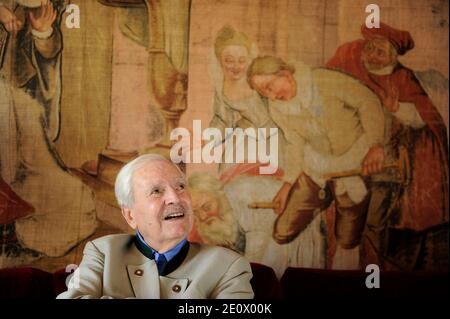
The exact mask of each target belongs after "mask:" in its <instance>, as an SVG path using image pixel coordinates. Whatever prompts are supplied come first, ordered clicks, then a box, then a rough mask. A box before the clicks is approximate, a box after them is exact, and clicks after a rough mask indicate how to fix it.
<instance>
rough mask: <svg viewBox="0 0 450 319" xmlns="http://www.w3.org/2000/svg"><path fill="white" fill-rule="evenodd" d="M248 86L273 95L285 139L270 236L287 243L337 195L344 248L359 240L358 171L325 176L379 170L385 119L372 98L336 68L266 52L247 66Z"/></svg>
mask: <svg viewBox="0 0 450 319" xmlns="http://www.w3.org/2000/svg"><path fill="white" fill-rule="evenodd" d="M248 81H249V84H250V86H251V87H252V88H254V89H255V90H257V91H258V92H259V93H260V94H261V95H262V96H265V97H267V98H269V99H270V100H271V103H270V112H271V116H272V117H273V119H274V120H275V122H276V123H277V124H278V125H279V126H280V127H281V128H282V129H283V132H284V133H285V135H286V136H287V138H288V141H289V142H290V144H289V146H288V148H287V155H286V156H287V161H286V162H287V163H288V165H286V167H284V169H285V171H286V173H285V178H284V180H285V183H284V184H283V186H282V187H281V189H280V190H279V192H278V194H277V195H276V196H275V198H274V199H273V204H274V206H275V207H276V209H275V211H276V212H277V213H278V214H279V216H278V217H277V220H276V221H275V225H274V230H273V237H274V239H275V240H276V241H277V242H278V243H280V244H283V243H289V242H291V241H292V240H293V239H294V238H296V237H297V236H298V234H299V233H300V232H301V231H302V230H304V229H305V228H306V226H307V225H308V224H309V223H310V222H311V220H312V219H313V218H314V216H315V215H317V214H318V213H319V212H320V211H321V210H322V209H325V208H327V207H328V206H329V205H330V203H331V202H332V200H335V201H336V206H337V212H338V214H337V217H336V229H335V232H336V237H337V241H338V244H339V245H340V247H341V248H343V249H352V248H355V247H356V246H357V245H358V244H359V241H360V238H361V232H362V230H363V227H364V222H365V216H366V211H367V202H368V192H367V189H366V186H365V182H364V180H363V179H362V178H361V176H349V177H344V178H339V179H336V180H333V181H329V180H328V178H327V176H326V175H327V174H330V173H334V172H339V171H346V170H351V169H358V168H361V169H362V172H361V173H362V175H370V174H373V173H376V172H379V171H381V170H382V167H383V163H384V148H383V137H384V117H383V111H382V109H381V105H380V102H379V100H378V98H377V97H376V96H375V94H373V92H371V91H370V90H369V89H368V88H367V87H365V86H364V85H362V84H360V83H359V82H358V81H357V80H355V79H353V78H352V77H349V76H347V75H344V74H342V73H339V72H335V71H331V70H326V69H315V70H311V69H310V68H308V67H306V66H303V65H300V64H298V65H296V66H291V65H288V64H286V63H285V62H284V61H282V60H281V59H279V58H276V57H271V56H266V57H260V58H257V59H255V60H254V61H253V63H252V64H251V66H250V67H249V70H248Z"/></svg>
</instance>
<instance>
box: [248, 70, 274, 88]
mask: <svg viewBox="0 0 450 319" xmlns="http://www.w3.org/2000/svg"><path fill="white" fill-rule="evenodd" d="M275 78H276V75H275V74H256V75H253V76H252V78H251V81H252V84H253V86H254V87H255V88H256V89H263V88H264V87H265V86H267V85H268V84H270V83H272V81H273V80H274V79H275Z"/></svg>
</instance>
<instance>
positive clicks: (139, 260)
mask: <svg viewBox="0 0 450 319" xmlns="http://www.w3.org/2000/svg"><path fill="white" fill-rule="evenodd" d="M131 244H132V246H131V247H130V248H131V251H130V252H131V254H130V257H131V259H129V260H128V261H129V263H128V264H127V272H128V277H129V278H130V283H131V286H132V287H133V291H134V294H135V296H136V297H137V298H140V299H160V298H181V297H182V296H183V293H184V291H185V290H186V289H187V287H188V284H189V279H187V278H171V277H167V276H166V275H168V274H170V273H171V272H174V271H175V270H176V269H177V268H178V267H179V266H180V265H181V264H182V263H183V261H184V260H185V259H186V257H187V256H188V253H189V252H190V251H191V250H192V249H189V248H190V245H189V242H186V244H185V245H184V246H183V248H182V249H181V250H180V252H179V253H178V254H177V255H176V256H175V257H173V259H171V260H170V261H169V262H168V263H167V266H166V267H165V269H164V272H163V273H162V274H158V267H157V266H156V262H155V258H154V254H153V252H152V250H151V249H150V248H149V247H147V246H146V245H144V244H143V243H142V242H139V241H138V240H137V236H134V238H133V240H132V242H131ZM174 286H179V290H173V287H174ZM161 294H162V295H161Z"/></svg>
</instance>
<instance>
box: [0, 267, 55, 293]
mask: <svg viewBox="0 0 450 319" xmlns="http://www.w3.org/2000/svg"><path fill="white" fill-rule="evenodd" d="M52 281H53V275H52V274H50V273H48V272H46V271H43V270H39V269H35V268H29V267H22V268H4V269H0V299H52V298H54V297H55V295H54V292H53V288H52Z"/></svg>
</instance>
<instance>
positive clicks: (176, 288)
mask: <svg viewBox="0 0 450 319" xmlns="http://www.w3.org/2000/svg"><path fill="white" fill-rule="evenodd" d="M172 290H173V292H180V291H181V287H180V285H174V286H173V287H172Z"/></svg>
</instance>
